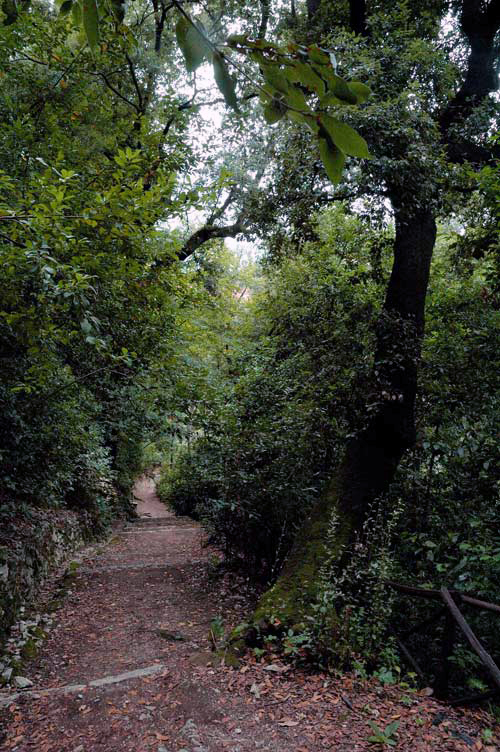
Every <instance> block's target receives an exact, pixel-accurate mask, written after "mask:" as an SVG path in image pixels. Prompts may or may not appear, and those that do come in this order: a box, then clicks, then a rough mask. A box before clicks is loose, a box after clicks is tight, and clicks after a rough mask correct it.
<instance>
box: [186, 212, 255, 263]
mask: <svg viewBox="0 0 500 752" xmlns="http://www.w3.org/2000/svg"><path fill="white" fill-rule="evenodd" d="M246 229H247V228H246V227H245V225H244V224H243V223H242V221H241V219H238V220H237V221H236V222H234V223H233V224H232V225H222V226H219V225H203V227H200V229H199V230H196V232H194V233H193V234H192V235H191V236H190V237H189V238H188V239H187V240H186V242H185V243H184V245H183V246H182V248H181V249H180V251H179V252H178V254H177V258H178V259H179V261H185V260H186V259H187V258H189V256H192V255H193V253H194V252H195V251H196V250H197V249H198V248H199V247H200V246H202V245H203V244H204V243H206V242H207V241H208V240H215V239H217V238H234V237H236V235H241V233H243V232H245V230H246Z"/></svg>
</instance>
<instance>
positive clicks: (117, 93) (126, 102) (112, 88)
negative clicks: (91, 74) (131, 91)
mask: <svg viewBox="0 0 500 752" xmlns="http://www.w3.org/2000/svg"><path fill="white" fill-rule="evenodd" d="M98 75H99V76H100V77H101V78H102V80H103V81H104V83H105V84H106V86H107V87H108V89H110V90H111V91H112V92H113V94H116V96H117V97H118V98H119V99H121V100H122V102H125V104H128V106H129V107H132V109H134V110H135V111H136V112H137V114H139V113H140V109H139V108H138V107H137V105H136V104H134V102H131V101H130V99H127V97H124V96H123V94H120V92H119V91H118V89H116V88H115V87H114V86H113V84H112V83H111V82H110V81H109V79H108V77H107V76H106V74H105V73H103V72H102V71H99V72H98Z"/></svg>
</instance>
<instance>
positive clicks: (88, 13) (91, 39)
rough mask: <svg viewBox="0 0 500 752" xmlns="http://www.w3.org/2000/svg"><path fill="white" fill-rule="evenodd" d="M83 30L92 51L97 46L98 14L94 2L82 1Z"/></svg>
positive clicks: (89, 0)
mask: <svg viewBox="0 0 500 752" xmlns="http://www.w3.org/2000/svg"><path fill="white" fill-rule="evenodd" d="M83 28H84V30H85V35H86V37H87V42H88V43H89V46H90V48H91V49H92V50H95V48H96V47H97V45H98V44H99V12H98V10H97V3H96V0H83Z"/></svg>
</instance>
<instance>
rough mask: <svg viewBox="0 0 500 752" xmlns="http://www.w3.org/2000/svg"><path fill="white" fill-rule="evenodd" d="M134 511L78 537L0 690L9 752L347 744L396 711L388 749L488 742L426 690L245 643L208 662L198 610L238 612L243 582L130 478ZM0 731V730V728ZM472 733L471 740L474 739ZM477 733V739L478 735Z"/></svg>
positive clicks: (150, 490) (275, 750)
mask: <svg viewBox="0 0 500 752" xmlns="http://www.w3.org/2000/svg"><path fill="white" fill-rule="evenodd" d="M135 495H136V497H138V499H139V504H138V509H139V511H140V513H141V514H142V515H154V516H149V517H148V516H143V518H142V519H141V520H140V521H138V522H137V523H135V524H134V525H129V526H127V527H125V528H124V529H123V530H121V531H120V532H119V534H117V535H116V536H115V537H114V538H113V539H111V541H110V542H109V543H108V544H107V545H106V546H104V547H101V548H100V549H98V550H96V547H93V548H90V549H87V550H86V551H84V552H83V554H82V557H81V565H80V567H79V568H78V570H77V575H76V577H75V581H74V583H73V584H72V585H71V588H70V590H69V591H68V593H67V595H66V597H65V599H64V603H63V605H62V607H61V608H60V610H59V611H58V612H57V624H56V626H55V627H54V629H53V630H52V631H51V632H50V633H49V636H48V638H47V639H46V640H45V641H44V643H43V647H42V649H41V651H40V653H39V655H38V656H37V658H36V659H35V660H33V661H32V662H31V663H30V664H29V665H28V666H26V667H25V669H24V670H23V674H24V675H25V676H27V677H28V678H29V679H30V680H31V681H32V682H33V687H32V689H31V690H29V691H25V692H18V693H15V692H11V693H10V694H9V693H6V692H5V691H3V692H2V693H0V704H2V703H3V706H4V707H3V710H1V711H0V712H1V715H2V716H3V720H4V723H5V726H6V732H5V735H4V741H3V744H4V745H5V746H4V747H3V748H5V749H6V750H12V751H15V752H28V750H36V751H37V752H149V751H151V750H154V752H221V751H224V750H227V751H228V752H250V750H267V751H269V752H288V751H291V752H319V750H325V749H326V750H339V752H353V751H354V752H356V751H358V750H359V751H361V750H368V749H374V747H373V745H371V744H370V742H369V741H368V737H369V736H370V734H372V733H373V731H372V730H371V728H370V726H369V725H368V722H369V721H370V720H372V721H374V722H376V723H377V724H378V725H379V726H381V727H384V725H386V724H387V723H389V722H390V721H391V720H394V719H399V721H400V728H399V743H398V747H397V749H399V750H407V751H408V752H409V751H410V750H412V751H413V750H429V752H430V751H431V750H432V752H435V750H443V751H444V750H450V751H451V750H453V751H457V752H458V751H459V750H460V751H462V750H470V749H471V748H473V749H477V750H479V749H484V750H488V752H491V751H492V750H496V749H497V746H496V744H495V741H494V739H495V737H494V738H493V741H491V740H489V741H488V743H485V744H484V745H483V743H482V741H481V736H480V735H481V733H482V731H483V730H484V728H485V726H487V725H491V722H488V718H487V717H486V716H485V715H484V714H483V713H481V712H480V711H476V712H474V713H469V714H468V715H466V716H463V715H462V714H461V713H460V712H457V711H451V710H449V709H448V708H443V707H442V706H439V705H438V704H437V703H435V702H434V701H432V700H431V699H428V698H426V697H418V696H416V695H412V696H409V695H408V694H405V693H404V692H402V691H401V690H400V689H395V688H391V689H387V688H383V687H381V686H380V685H378V684H376V683H375V682H372V683H368V682H362V681H360V680H357V679H353V678H352V677H345V678H343V679H342V680H335V679H331V678H326V677H325V676H324V675H320V674H312V673H311V674H307V673H304V672H299V671H295V670H293V669H291V668H290V667H289V666H286V665H284V664H282V663H281V662H280V661H276V662H274V663H269V662H264V663H260V662H259V661H258V660H257V659H256V657H255V656H253V655H250V656H249V657H248V658H247V659H246V660H245V662H244V664H243V665H242V666H241V667H240V668H238V669H235V668H230V667H228V666H224V665H222V666H221V665H212V663H214V664H216V661H214V660H213V658H214V656H213V654H211V653H210V644H209V641H208V632H209V628H210V623H211V620H212V619H214V618H216V617H221V619H223V622H224V627H225V628H228V627H230V626H231V625H233V624H236V623H238V622H239V621H240V620H241V619H242V618H243V616H244V614H245V613H246V612H247V610H248V608H249V599H251V595H250V594H249V592H247V590H246V587H245V583H244V582H242V581H241V580H237V579H236V578H234V577H233V576H229V575H228V576H227V577H226V578H225V579H220V578H217V579H216V578H214V577H213V574H212V575H211V572H212V569H213V564H211V557H213V556H214V553H213V552H212V553H211V552H210V550H209V549H207V548H203V546H202V542H203V541H202V533H201V531H200V529H199V527H198V526H197V525H195V524H194V523H193V522H192V521H191V520H188V519H183V518H175V517H173V516H172V515H171V514H170V513H169V512H168V511H166V510H165V508H164V507H163V506H162V505H161V504H160V502H159V500H158V499H157V498H156V496H155V494H154V485H153V482H152V481H151V480H148V479H146V478H143V479H141V480H140V481H139V482H138V483H137V485H136V488H135ZM0 743H1V737H0ZM474 745H475V746H474ZM478 745H480V746H478Z"/></svg>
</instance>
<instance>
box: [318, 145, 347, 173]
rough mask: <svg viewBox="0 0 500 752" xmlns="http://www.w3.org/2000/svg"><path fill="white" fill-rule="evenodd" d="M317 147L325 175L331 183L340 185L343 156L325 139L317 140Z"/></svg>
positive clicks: (343, 163) (343, 162)
mask: <svg viewBox="0 0 500 752" xmlns="http://www.w3.org/2000/svg"><path fill="white" fill-rule="evenodd" d="M318 145H319V153H320V157H321V161H322V162H323V164H324V166H325V170H326V174H327V175H328V177H329V178H330V180H331V181H332V183H340V181H341V180H342V172H343V169H344V165H345V154H344V153H343V152H341V151H340V149H337V147H336V146H335V145H334V144H332V143H331V142H330V141H329V140H328V139H326V138H319V139H318Z"/></svg>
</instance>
